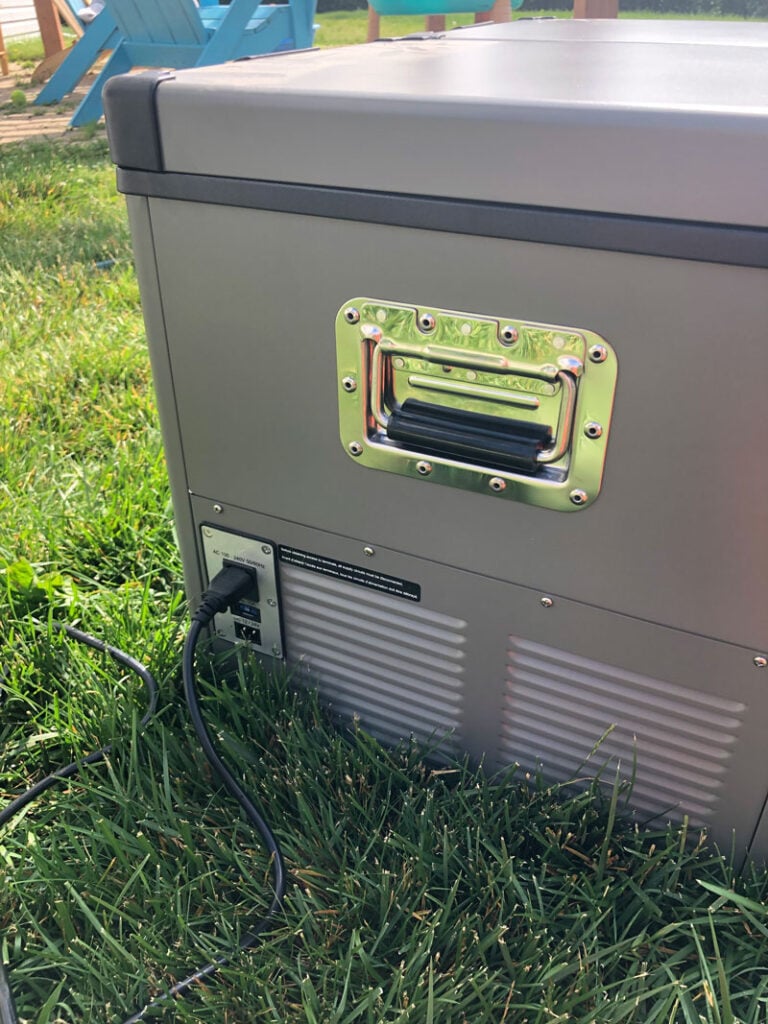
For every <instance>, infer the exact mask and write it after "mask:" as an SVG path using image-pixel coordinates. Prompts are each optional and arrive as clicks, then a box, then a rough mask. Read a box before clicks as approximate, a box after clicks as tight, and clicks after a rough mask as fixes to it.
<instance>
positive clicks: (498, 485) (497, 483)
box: [488, 476, 507, 494]
mask: <svg viewBox="0 0 768 1024" xmlns="http://www.w3.org/2000/svg"><path fill="white" fill-rule="evenodd" d="M488 486H489V487H490V488H491V490H492V491H496V493H497V494H501V492H502V491H503V490H505V489H506V486H507V482H506V480H502V478H501V477H500V476H492V477H491V479H490V480H489V481H488Z"/></svg>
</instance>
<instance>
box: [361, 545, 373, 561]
mask: <svg viewBox="0 0 768 1024" xmlns="http://www.w3.org/2000/svg"><path fill="white" fill-rule="evenodd" d="M363 554H364V555H367V556H368V557H369V558H373V556H374V555H375V554H376V548H372V547H371V545H370V544H366V546H365V547H364V548H363Z"/></svg>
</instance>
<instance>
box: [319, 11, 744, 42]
mask: <svg viewBox="0 0 768 1024" xmlns="http://www.w3.org/2000/svg"><path fill="white" fill-rule="evenodd" d="M570 16H571V12H570V11H549V10H526V9H525V8H523V9H522V10H520V11H513V12H512V18H513V20H517V19H518V18H533V17H535V18H570ZM619 17H621V18H634V19H646V20H647V19H648V18H665V19H668V20H684V21H689V20H690V21H694V20H696V21H701V20H718V21H743V20H744V19H743V18H737V17H736V16H735V15H734V16H728V17H722V16H718V17H717V19H711V18H710V17H707V18H704V16H703V15H696V14H675V13H670V14H659V13H657V12H656V11H654V12H650V11H621V12H620V14H619ZM316 20H317V24H318V25H319V26H320V30H319V31H318V33H317V35H316V37H315V42H316V43H317V45H318V46H347V45H351V44H353V43H364V42H365V38H366V30H367V14H366V12H365V11H329V12H328V13H326V14H318V16H317V19H316ZM751 20H754V21H759V20H761V19H758V18H755V19H751ZM472 21H473V16H472V15H471V14H453V15H449V16H448V17H447V18H446V28H449V29H451V28H457V27H458V26H459V25H470V24H472ZM424 26H425V21H424V18H423V17H416V16H412V17H400V16H392V17H386V18H382V19H381V26H380V32H381V35H382V36H384V37H386V36H406V35H409V34H410V33H412V32H423V31H424Z"/></svg>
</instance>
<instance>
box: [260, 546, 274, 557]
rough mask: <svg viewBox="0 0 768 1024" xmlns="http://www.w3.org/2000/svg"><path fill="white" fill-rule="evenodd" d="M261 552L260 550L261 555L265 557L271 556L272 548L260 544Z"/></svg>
mask: <svg viewBox="0 0 768 1024" xmlns="http://www.w3.org/2000/svg"><path fill="white" fill-rule="evenodd" d="M261 550H262V554H265V555H271V554H272V548H271V547H270V546H269V544H262V545H261Z"/></svg>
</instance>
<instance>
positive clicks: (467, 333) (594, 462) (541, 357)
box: [336, 298, 617, 511]
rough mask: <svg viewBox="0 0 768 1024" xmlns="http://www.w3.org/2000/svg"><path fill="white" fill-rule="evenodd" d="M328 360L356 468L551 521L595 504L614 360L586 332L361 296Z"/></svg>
mask: <svg viewBox="0 0 768 1024" xmlns="http://www.w3.org/2000/svg"><path fill="white" fill-rule="evenodd" d="M336 353H337V365H338V377H339V393H338V399H339V424H340V433H341V441H342V444H343V445H344V448H345V450H346V452H347V453H348V454H349V456H350V457H351V458H353V459H354V460H355V461H356V462H358V463H359V464H361V465H363V466H367V467H369V468H371V469H379V470H384V471H385V472H390V473H398V474H401V475H404V476H412V477H414V478H418V479H423V480H429V481H431V482H435V483H441V484H445V485H448V486H452V487H460V488H463V489H466V490H474V491H480V492H483V493H487V494H492V495H495V496H497V497H504V498H508V499H512V500H515V501H522V502H525V503H526V504H530V505H539V506H541V507H543V508H552V509H558V510H560V511H574V510H576V509H580V508H585V507H586V506H588V505H590V504H591V503H592V502H593V501H594V500H595V498H596V497H597V495H598V493H599V491H600V486H601V483H602V476H603V466H604V462H605V454H606V448H607V443H608V436H609V433H610V420H611V413H612V408H613V397H614V391H615V387H616V376H617V363H616V356H615V353H614V352H613V349H612V348H611V346H610V345H609V344H608V343H607V342H606V341H605V340H604V339H603V338H601V337H600V336H599V335H597V334H595V333H594V332H593V331H587V330H583V329H581V328H572V327H560V326H554V325H549V324H539V323H530V322H527V321H522V320H519V319H515V318H498V317H486V316H478V315H477V314H475V313H461V312H455V311H451V310H442V309H432V308H425V307H421V306H410V305H403V304H401V303H395V302H387V301H382V300H377V299H366V298H359V299H352V300H351V301H350V302H346V303H345V304H344V306H342V308H341V309H340V311H339V314H338V316H337V318H336Z"/></svg>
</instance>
